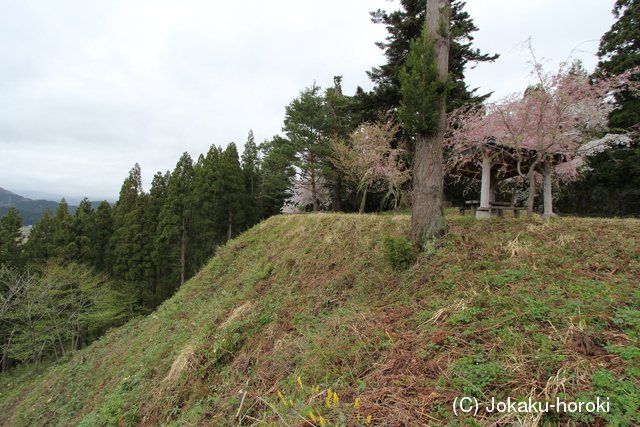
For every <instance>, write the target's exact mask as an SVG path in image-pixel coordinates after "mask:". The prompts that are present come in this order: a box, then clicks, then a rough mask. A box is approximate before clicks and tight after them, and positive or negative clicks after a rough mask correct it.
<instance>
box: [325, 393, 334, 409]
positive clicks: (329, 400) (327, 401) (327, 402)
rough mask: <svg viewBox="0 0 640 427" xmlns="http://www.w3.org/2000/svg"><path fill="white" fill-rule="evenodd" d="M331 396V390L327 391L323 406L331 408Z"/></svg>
mask: <svg viewBox="0 0 640 427" xmlns="http://www.w3.org/2000/svg"><path fill="white" fill-rule="evenodd" d="M332 394H333V392H332V391H331V389H329V390H327V398H326V399H325V400H324V403H325V405H327V408H331V402H332V401H333V399H332V398H331V395H332Z"/></svg>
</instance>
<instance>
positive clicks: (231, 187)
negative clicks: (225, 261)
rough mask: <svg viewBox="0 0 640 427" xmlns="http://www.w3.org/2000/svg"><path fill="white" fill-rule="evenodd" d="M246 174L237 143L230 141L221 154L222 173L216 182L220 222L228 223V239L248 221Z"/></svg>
mask: <svg viewBox="0 0 640 427" xmlns="http://www.w3.org/2000/svg"><path fill="white" fill-rule="evenodd" d="M244 182H245V181H244V176H243V173H242V167H241V166H240V159H239V156H238V149H237V148H236V144H234V143H233V142H232V143H230V144H229V145H228V146H227V148H226V149H225V150H224V152H223V153H222V155H221V156H220V175H219V176H218V179H217V180H216V182H215V184H216V185H215V194H216V199H217V200H218V201H219V203H220V210H219V218H220V224H225V225H226V230H227V233H226V235H227V240H231V238H232V236H233V232H234V230H235V232H236V233H237V232H239V231H241V230H242V229H243V228H244V227H245V226H246V222H247V203H246V200H247V197H246V190H245V184H244Z"/></svg>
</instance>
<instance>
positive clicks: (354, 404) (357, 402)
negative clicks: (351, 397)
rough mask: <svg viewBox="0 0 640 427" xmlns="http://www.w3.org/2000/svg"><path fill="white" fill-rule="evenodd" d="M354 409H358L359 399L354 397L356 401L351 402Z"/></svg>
mask: <svg viewBox="0 0 640 427" xmlns="http://www.w3.org/2000/svg"><path fill="white" fill-rule="evenodd" d="M353 407H354V408H355V409H360V399H358V398H357V397H356V401H355V402H354V403H353Z"/></svg>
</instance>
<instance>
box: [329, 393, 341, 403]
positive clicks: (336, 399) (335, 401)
mask: <svg viewBox="0 0 640 427" xmlns="http://www.w3.org/2000/svg"><path fill="white" fill-rule="evenodd" d="M331 400H332V401H333V404H334V405H337V404H338V402H339V401H340V399H339V398H338V393H333V398H332V399H331Z"/></svg>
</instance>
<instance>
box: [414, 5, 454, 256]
mask: <svg viewBox="0 0 640 427" xmlns="http://www.w3.org/2000/svg"><path fill="white" fill-rule="evenodd" d="M449 11H450V0H441V1H434V0H429V1H427V11H426V28H427V35H428V36H429V38H431V39H433V40H434V47H435V55H436V63H437V64H438V72H439V77H440V79H441V80H446V79H447V78H448V74H449V20H450V19H449ZM439 108H440V118H439V121H438V127H437V130H436V131H435V132H434V133H433V134H432V135H418V136H417V138H416V154H415V158H414V167H413V174H414V175H413V176H414V181H413V194H414V202H413V210H412V214H411V238H412V240H413V241H414V242H416V243H418V245H420V246H423V245H424V244H425V243H426V242H427V241H429V240H430V239H432V238H434V237H440V236H442V235H443V234H444V233H445V232H446V229H447V226H446V223H445V220H444V212H443V211H442V191H443V187H444V184H443V171H442V157H443V156H442V155H443V152H442V151H443V149H442V146H443V144H444V133H445V130H446V125H447V123H446V112H445V108H446V99H444V98H443V100H442V102H441V105H440V106H439Z"/></svg>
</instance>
